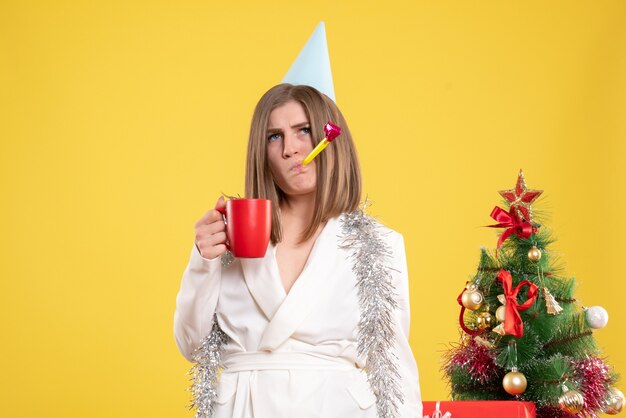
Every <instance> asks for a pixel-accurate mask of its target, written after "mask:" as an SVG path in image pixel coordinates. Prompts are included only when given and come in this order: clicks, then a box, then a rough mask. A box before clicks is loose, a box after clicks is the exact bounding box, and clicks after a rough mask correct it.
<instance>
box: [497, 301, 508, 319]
mask: <svg viewBox="0 0 626 418" xmlns="http://www.w3.org/2000/svg"><path fill="white" fill-rule="evenodd" d="M505 315H506V306H504V305H502V306H500V307H499V308H498V309H496V319H497V320H498V322H504V317H505Z"/></svg>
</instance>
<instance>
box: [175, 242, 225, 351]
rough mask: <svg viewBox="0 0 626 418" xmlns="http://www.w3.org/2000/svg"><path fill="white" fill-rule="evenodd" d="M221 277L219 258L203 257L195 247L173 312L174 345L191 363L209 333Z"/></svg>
mask: <svg viewBox="0 0 626 418" xmlns="http://www.w3.org/2000/svg"><path fill="white" fill-rule="evenodd" d="M221 275H222V264H221V259H220V257H215V258H214V259H212V260H209V259H206V258H203V257H202V256H201V255H200V252H199V251H198V249H197V247H196V246H195V245H194V246H193V248H192V249H191V257H190V258H189V264H188V265H187V268H186V269H185V272H184V273H183V278H182V282H181V284H180V290H179V292H178V295H177V296H176V311H175V313H174V338H175V339H176V345H177V346H178V350H179V351H180V352H181V353H182V355H183V356H185V358H186V359H187V360H189V361H191V362H193V353H194V351H195V350H196V348H198V347H199V346H200V342H201V340H202V338H203V337H204V336H205V335H207V334H208V333H209V331H210V330H211V326H212V324H213V313H214V312H215V308H216V306H217V298H218V295H219V291H220V281H221Z"/></svg>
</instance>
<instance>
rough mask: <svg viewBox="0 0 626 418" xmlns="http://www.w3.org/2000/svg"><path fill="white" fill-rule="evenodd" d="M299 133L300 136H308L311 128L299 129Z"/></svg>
mask: <svg viewBox="0 0 626 418" xmlns="http://www.w3.org/2000/svg"><path fill="white" fill-rule="evenodd" d="M300 132H301V133H302V135H308V134H310V133H311V128H309V127H308V126H307V127H304V128H301V129H300Z"/></svg>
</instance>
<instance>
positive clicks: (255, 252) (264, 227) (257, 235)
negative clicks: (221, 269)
mask: <svg viewBox="0 0 626 418" xmlns="http://www.w3.org/2000/svg"><path fill="white" fill-rule="evenodd" d="M218 211H220V212H221V213H222V215H224V222H225V223H226V238H227V240H228V242H227V243H226V248H228V250H229V251H230V252H231V253H233V255H234V256H235V257H240V258H259V257H265V252H266V251H267V246H268V245H269V242H270V235H271V233H272V201H271V200H268V199H232V200H227V201H226V207H225V208H219V209H218Z"/></svg>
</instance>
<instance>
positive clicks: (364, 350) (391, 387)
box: [341, 201, 404, 418]
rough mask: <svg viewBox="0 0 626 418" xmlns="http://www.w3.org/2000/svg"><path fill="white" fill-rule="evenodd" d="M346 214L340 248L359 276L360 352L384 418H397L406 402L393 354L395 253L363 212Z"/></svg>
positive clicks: (379, 409) (381, 417) (376, 224)
mask: <svg viewBox="0 0 626 418" xmlns="http://www.w3.org/2000/svg"><path fill="white" fill-rule="evenodd" d="M367 204H368V203H367V201H366V202H365V203H364V204H363V206H362V209H361V210H356V211H354V212H350V213H346V214H344V215H343V216H342V218H341V222H342V227H341V229H342V234H343V237H342V238H343V242H342V244H341V247H342V248H347V249H349V250H351V258H352V260H353V263H354V264H353V266H352V271H353V272H354V273H355V275H356V277H357V286H358V294H359V305H360V310H361V317H360V320H359V329H358V335H357V353H358V355H359V356H361V357H365V359H366V370H367V378H368V380H369V383H370V386H371V387H372V390H373V392H374V394H375V395H376V407H377V410H378V416H379V417H380V418H393V417H396V416H397V415H398V407H399V405H400V404H402V403H403V402H404V397H403V395H402V392H401V390H400V383H399V379H400V374H399V372H398V364H397V360H398V357H397V356H396V355H395V353H393V350H392V349H393V343H394V338H395V332H394V325H393V312H394V310H395V309H397V307H398V305H397V303H396V299H395V296H396V294H395V287H394V285H393V278H392V275H391V267H390V258H391V255H392V253H391V250H390V249H389V246H388V245H387V244H386V243H385V241H384V240H383V238H382V237H381V234H380V232H379V230H378V229H379V226H380V225H379V224H378V223H377V222H376V220H374V219H373V218H371V217H369V216H368V215H366V214H365V212H364V209H365V207H366V206H367Z"/></svg>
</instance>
